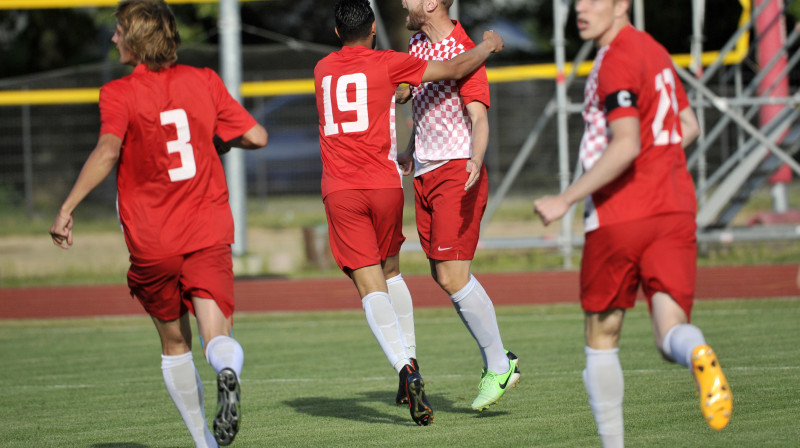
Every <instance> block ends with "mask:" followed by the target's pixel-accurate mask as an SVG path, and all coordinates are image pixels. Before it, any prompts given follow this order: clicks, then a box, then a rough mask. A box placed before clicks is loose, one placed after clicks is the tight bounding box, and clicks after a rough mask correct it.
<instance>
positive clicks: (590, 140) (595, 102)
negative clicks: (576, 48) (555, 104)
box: [579, 46, 609, 171]
mask: <svg viewBox="0 0 800 448" xmlns="http://www.w3.org/2000/svg"><path fill="white" fill-rule="evenodd" d="M608 48H609V47H608V46H605V47H603V48H601V49H600V50H598V51H597V56H596V57H595V59H594V65H593V66H592V71H591V72H590V73H589V77H588V78H586V88H585V89H584V98H585V99H584V101H583V112H582V114H583V121H584V122H585V123H586V128H585V129H584V131H583V138H582V139H581V146H580V153H579V157H580V161H581V165H583V170H584V171H589V170H590V169H591V168H592V166H593V165H594V164H595V162H597V160H598V159H599V158H600V156H602V155H603V151H605V149H606V146H608V126H607V123H606V112H605V108H604V106H603V105H602V104H600V98H599V96H598V94H597V77H598V76H597V75H598V74H599V73H600V66H601V65H603V57H604V56H605V54H606V52H607V51H608Z"/></svg>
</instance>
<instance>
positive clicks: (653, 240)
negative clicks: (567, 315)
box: [534, 0, 732, 447]
mask: <svg viewBox="0 0 800 448" xmlns="http://www.w3.org/2000/svg"><path fill="white" fill-rule="evenodd" d="M629 8H630V2H629V0H578V1H577V3H576V8H575V10H576V11H577V25H578V30H579V32H580V35H581V38H583V39H584V40H589V39H591V40H593V41H594V42H595V43H596V44H597V47H598V51H597V56H596V57H595V60H594V67H593V68H592V72H591V73H590V74H589V77H588V79H587V81H586V89H585V101H584V111H583V117H584V121H585V122H586V130H585V132H584V135H583V140H582V141H581V148H580V159H581V163H582V165H583V167H584V169H585V173H584V175H583V176H581V177H580V178H579V179H578V180H577V181H576V182H575V183H574V184H573V185H571V186H570V187H569V188H567V189H566V190H565V191H564V192H562V193H561V194H559V195H557V196H545V197H543V198H540V199H538V200H536V201H535V203H534V211H535V212H536V213H538V214H539V215H540V217H541V219H542V221H543V222H544V223H545V224H549V223H550V222H553V221H554V220H556V219H559V218H561V217H562V216H564V214H565V213H566V212H567V210H568V209H569V208H570V206H571V205H572V204H574V203H575V202H577V201H579V200H581V199H584V198H586V205H585V211H584V217H585V222H584V225H585V230H586V244H585V246H584V249H583V260H582V263H581V275H580V279H581V280H580V282H581V304H582V306H583V309H584V311H585V314H586V322H585V330H586V349H585V352H586V370H584V372H583V377H584V383H585V385H586V390H587V392H588V394H589V404H590V406H591V408H592V412H593V414H594V417H595V421H596V422H597V428H598V433H599V434H600V437H601V439H602V441H603V446H607V447H612V446H622V445H623V439H624V431H623V423H622V398H623V389H624V387H623V374H622V368H621V366H620V363H619V358H618V355H617V353H618V347H619V337H620V332H621V329H622V321H623V317H624V315H625V310H626V309H628V308H631V307H633V305H634V301H635V299H636V293H637V290H638V288H639V286H640V285H641V287H642V288H643V290H644V293H645V295H646V297H647V300H648V305H649V309H650V314H651V320H652V325H653V333H654V336H655V343H656V347H657V348H658V350H659V351H660V352H661V353H662V354H663V356H664V357H665V359H667V360H669V361H672V362H676V363H678V364H680V365H682V366H684V367H687V368H689V369H691V370H692V372H693V374H694V378H695V381H696V384H697V386H698V388H699V391H700V407H701V410H702V412H703V415H704V417H705V418H706V420H707V422H708V424H709V425H710V426H711V427H712V428H714V429H717V430H719V429H722V428H724V427H725V425H727V423H728V421H729V420H730V415H731V411H732V396H731V392H730V389H729V387H728V383H727V381H726V379H725V376H724V375H723V373H722V370H721V369H720V367H719V363H718V361H717V358H716V355H715V354H714V352H713V351H712V350H711V348H710V347H709V346H708V345H706V342H705V338H704V336H703V333H702V332H701V331H700V329H699V328H697V327H696V326H694V325H692V324H690V323H689V319H690V312H691V309H692V304H693V299H694V288H695V277H696V270H697V239H696V236H695V231H696V224H695V214H696V203H695V191H694V186H693V183H692V178H691V176H690V174H689V172H688V170H687V167H686V158H685V155H684V148H685V147H686V146H687V145H689V144H690V143H691V142H692V141H694V139H695V138H696V137H697V136H698V134H699V126H698V123H697V118H696V117H695V114H694V112H693V111H692V109H691V107H690V105H689V102H688V100H687V98H686V93H685V91H684V89H683V86H682V85H681V82H680V80H679V79H678V76H677V74H676V73H675V70H674V68H673V64H672V60H671V59H670V56H669V54H668V53H667V51H666V50H665V49H664V48H663V47H662V46H661V45H660V44H658V43H657V42H656V41H655V40H654V39H653V38H652V37H651V36H650V35H649V34H647V33H645V32H643V31H639V30H637V29H635V28H634V27H633V26H631V24H630V19H629V17H628V14H629V13H628V10H629Z"/></svg>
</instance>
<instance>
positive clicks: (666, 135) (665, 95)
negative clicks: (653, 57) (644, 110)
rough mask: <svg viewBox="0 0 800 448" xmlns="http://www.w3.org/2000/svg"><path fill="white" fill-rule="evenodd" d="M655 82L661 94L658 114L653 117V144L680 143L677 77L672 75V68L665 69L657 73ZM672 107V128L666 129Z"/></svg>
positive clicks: (657, 90)
mask: <svg viewBox="0 0 800 448" xmlns="http://www.w3.org/2000/svg"><path fill="white" fill-rule="evenodd" d="M655 82H656V92H658V94H659V95H658V109H656V116H655V118H653V128H652V129H653V144H654V145H656V146H663V145H667V144H670V143H680V142H681V140H683V138H682V137H681V134H680V133H678V125H677V120H678V116H679V111H678V98H677V97H676V96H675V77H674V76H673V75H672V70H670V69H668V68H667V69H664V70H663V71H662V72H661V73H659V74H657V75H656V80H655ZM670 109H671V110H672V116H671V117H670V122H671V124H672V126H671V129H670V130H666V129H664V120H665V119H666V118H667V112H669V111H670Z"/></svg>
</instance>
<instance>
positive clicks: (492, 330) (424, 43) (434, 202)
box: [397, 0, 520, 411]
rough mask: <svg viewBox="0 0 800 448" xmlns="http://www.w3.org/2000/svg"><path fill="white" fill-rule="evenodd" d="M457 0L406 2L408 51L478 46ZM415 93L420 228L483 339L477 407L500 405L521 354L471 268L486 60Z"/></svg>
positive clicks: (443, 281) (485, 136) (446, 284)
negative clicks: (507, 341)
mask: <svg viewBox="0 0 800 448" xmlns="http://www.w3.org/2000/svg"><path fill="white" fill-rule="evenodd" d="M452 4H453V1H452V0H432V1H431V0H405V1H403V6H404V7H405V8H406V9H407V10H408V17H407V18H406V26H407V28H408V29H409V30H412V31H418V33H416V34H414V35H413V36H412V37H411V40H410V42H409V50H408V52H409V54H411V55H412V56H415V57H418V58H420V59H423V60H427V61H439V60H448V59H451V58H453V57H456V56H458V55H459V54H461V53H462V52H464V51H467V50H469V49H470V48H472V47H473V46H474V45H475V44H474V43H473V42H472V40H470V38H469V37H468V36H467V33H466V32H465V31H464V28H463V27H462V26H461V24H460V23H459V22H458V21H456V20H452V19H450V16H449V9H450V6H452ZM412 96H413V103H412V104H413V107H412V109H413V113H414V130H413V136H412V138H411V141H410V142H409V146H408V150H407V151H406V152H405V153H404V154H401V155H400V156H399V157H398V161H399V162H400V163H401V164H402V165H403V166H404V167H405V170H404V174H410V173H411V170H412V168H413V170H414V193H415V201H414V202H415V206H416V220H417V232H418V234H419V238H420V244H421V246H422V249H423V250H424V251H425V254H426V255H427V257H428V261H429V263H430V268H431V275H432V276H433V278H434V280H436V282H437V283H438V284H439V286H440V287H441V288H442V289H443V290H444V291H445V292H446V293H447V294H448V295H449V296H450V299H451V301H452V303H453V306H454V307H455V309H456V311H457V312H458V315H459V316H460V317H461V320H462V321H463V322H464V325H465V326H466V327H467V329H469V331H470V334H472V336H473V338H475V341H476V342H477V344H478V348H479V350H480V353H481V356H482V358H483V370H482V372H481V380H480V383H479V384H478V396H477V397H476V398H475V399H474V400H473V401H472V405H471V407H472V409H474V410H477V411H482V410H484V409H487V408H489V407H490V406H491V405H493V404H496V403H497V402H498V401H499V400H500V399H501V397H502V396H503V395H504V394H505V392H506V390H508V389H510V388H512V387H516V385H517V383H518V382H519V379H520V371H519V368H518V366H517V364H518V359H517V356H516V355H514V354H513V353H512V352H509V351H507V350H506V349H505V348H504V347H503V341H502V339H501V337H500V329H499V327H498V325H497V317H496V315H495V311H494V306H493V304H492V300H491V299H490V298H489V295H488V294H487V293H486V291H485V290H484V289H483V286H481V284H480V282H478V280H477V279H476V278H475V277H474V276H473V275H472V274H471V273H470V265H471V264H472V258H473V256H474V255H475V249H476V247H477V244H478V237H479V233H480V226H481V218H483V212H484V210H485V209H486V201H487V199H488V196H489V181H488V178H487V174H486V167H485V166H484V165H483V158H484V156H485V154H486V147H487V145H488V143H489V121H488V117H487V113H486V111H487V109H488V108H489V82H488V79H487V77H486V68H485V67H484V66H481V67H480V68H479V69H478V70H476V71H475V72H473V73H472V74H470V75H469V76H468V77H466V78H463V79H461V80H459V81H451V80H448V81H440V82H427V83H423V84H420V85H413V86H412V87H411V88H410V89H408V88H405V89H399V90H398V93H397V99H398V101H400V102H403V103H404V102H406V101H408V100H409V99H410V98H411V97H412Z"/></svg>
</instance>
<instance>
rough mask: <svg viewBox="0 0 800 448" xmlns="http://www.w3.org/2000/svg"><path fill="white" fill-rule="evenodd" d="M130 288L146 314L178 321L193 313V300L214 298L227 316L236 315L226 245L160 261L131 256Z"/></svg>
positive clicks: (230, 266) (231, 261)
mask: <svg viewBox="0 0 800 448" xmlns="http://www.w3.org/2000/svg"><path fill="white" fill-rule="evenodd" d="M128 288H130V290H131V295H132V296H134V297H136V298H137V299H139V302H141V303H142V306H143V307H144V309H145V311H147V314H149V315H151V316H153V317H155V318H157V319H160V320H163V321H170V320H175V319H177V318H179V317H181V316H183V315H184V314H186V312H187V311H190V312H192V313H194V307H193V306H192V297H200V298H204V299H212V300H214V301H215V302H217V305H218V306H219V309H220V310H222V313H223V314H224V315H225V316H226V317H230V315H231V314H232V313H233V303H234V301H233V260H232V259H231V247H230V246H229V245H226V244H221V245H218V246H212V247H209V248H206V249H201V250H198V251H196V252H192V253H190V254H186V255H176V256H174V257H169V258H163V259H160V260H142V259H137V258H135V257H134V256H132V255H131V267H130V269H129V270H128Z"/></svg>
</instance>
